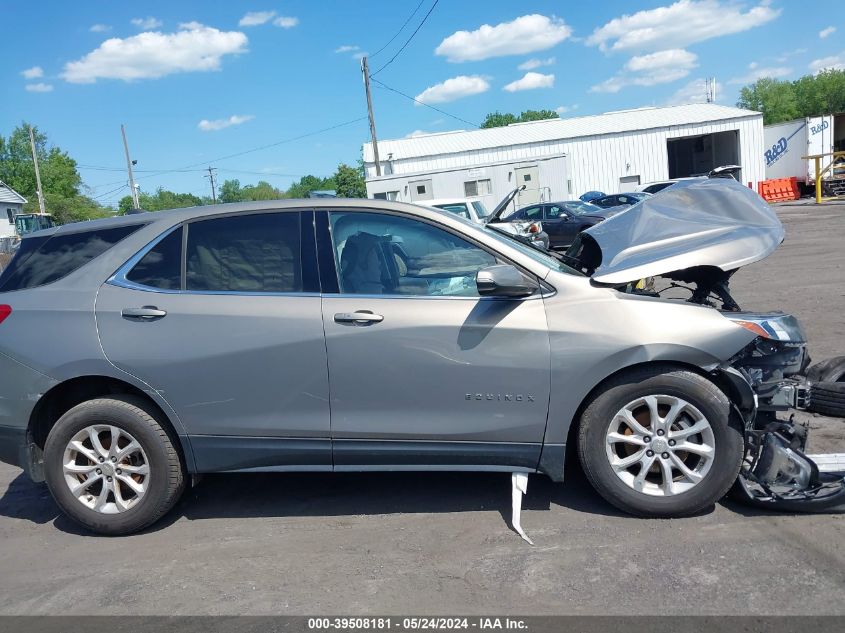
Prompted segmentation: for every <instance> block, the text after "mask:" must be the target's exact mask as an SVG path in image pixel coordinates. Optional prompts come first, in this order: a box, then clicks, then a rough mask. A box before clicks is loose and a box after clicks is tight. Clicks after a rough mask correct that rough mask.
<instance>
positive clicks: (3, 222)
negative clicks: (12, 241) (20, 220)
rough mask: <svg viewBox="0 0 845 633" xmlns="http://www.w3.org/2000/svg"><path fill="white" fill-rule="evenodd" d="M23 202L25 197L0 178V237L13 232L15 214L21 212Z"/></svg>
mask: <svg viewBox="0 0 845 633" xmlns="http://www.w3.org/2000/svg"><path fill="white" fill-rule="evenodd" d="M25 204H26V198H24V197H23V196H22V195H21V194H19V193H18V192H17V191H15V190H14V189H12V188H11V187H10V186H9V185H7V184H6V183H5V182H3V181H2V180H0V237H10V236H12V235H14V234H15V216H16V215H19V214H20V213H22V212H23V205H25Z"/></svg>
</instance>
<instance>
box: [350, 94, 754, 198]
mask: <svg viewBox="0 0 845 633" xmlns="http://www.w3.org/2000/svg"><path fill="white" fill-rule="evenodd" d="M378 146H379V158H380V162H381V167H382V175H381V176H380V177H379V176H376V169H375V162H374V158H373V148H372V144H371V143H366V144H364V166H365V169H366V179H367V195H368V196H369V197H371V198H387V199H390V200H404V201H422V200H428V199H432V198H452V197H476V196H477V197H480V198H481V199H482V200H484V202H485V204H486V205H487V207H488V208H492V207H493V206H495V204H496V203H497V202H498V201H499V200H501V199H502V198H503V197H504V196H505V195H506V194H507V193H508V192H509V191H511V190H513V188H514V187H516V186H517V185H522V184H525V185H526V189H525V191H523V192H522V193H521V194H520V197H519V199H518V200H517V204H518V205H520V206H522V205H525V204H532V203H534V202H536V201H538V200H568V199H573V198H577V197H578V196H580V195H581V194H582V193H584V192H586V191H590V190H599V191H603V192H605V193H616V192H619V191H630V190H632V189H634V188H636V187H637V186H638V185H640V184H644V183H647V182H653V181H656V180H665V179H667V178H680V177H683V176H690V175H693V174H700V173H706V172H708V171H709V170H710V169H712V168H714V167H718V166H720V165H727V164H736V165H739V166H740V167H742V172H741V180H742V182H744V183H746V184H748V183H750V185H751V186H752V187H754V188H755V189H756V187H757V182H758V181H760V180H764V179H765V177H766V176H765V161H764V159H763V115H762V114H760V113H759V112H753V111H751V110H741V109H738V108H732V107H728V106H721V105H716V104H712V103H699V104H690V105H679V106H670V107H663V108H640V109H636V110H623V111H619V112H608V113H606V114H600V115H596V116H584V117H577V118H572V119H551V120H548V121H534V122H531V123H516V124H513V125H508V126H507V127H499V128H492V129H485V130H472V131H464V130H459V131H455V132H445V133H441V134H427V135H423V136H415V137H411V138H404V139H396V140H387V141H379V144H378Z"/></svg>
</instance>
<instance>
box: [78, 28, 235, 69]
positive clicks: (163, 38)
mask: <svg viewBox="0 0 845 633" xmlns="http://www.w3.org/2000/svg"><path fill="white" fill-rule="evenodd" d="M189 26H191V27H193V28H189V29H182V30H180V31H177V32H176V33H158V32H148V33H139V34H138V35H134V36H132V37H127V38H123V39H121V38H118V37H113V38H111V39H108V40H106V41H105V42H103V43H102V44H100V46H98V47H97V48H95V49H94V50H93V51H91V52H90V53H88V54H87V55H85V56H84V57H82V58H80V59H78V60H76V61H73V62H68V63H67V64H65V67H64V71H63V72H62V74H61V77H62V79H64V80H65V81H68V82H70V83H78V84H83V83H94V82H95V81H97V80H98V79H120V80H123V81H133V80H136V79H157V78H159V77H164V76H165V75H171V74H174V73H184V72H207V71H211V70H219V69H220V62H221V59H222V58H223V56H224V55H235V54H238V53H243V52H245V51H246V45H247V43H248V40H247V37H246V35H244V34H243V33H240V32H238V31H219V30H217V29H215V28H212V27H209V26H203V25H201V24H197V23H190V24H189Z"/></svg>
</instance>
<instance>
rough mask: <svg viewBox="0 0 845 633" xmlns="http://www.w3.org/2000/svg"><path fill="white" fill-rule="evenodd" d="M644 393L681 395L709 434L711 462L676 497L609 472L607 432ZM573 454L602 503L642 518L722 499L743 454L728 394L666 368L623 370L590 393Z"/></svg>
mask: <svg viewBox="0 0 845 633" xmlns="http://www.w3.org/2000/svg"><path fill="white" fill-rule="evenodd" d="M647 395H666V396H673V397H677V398H682V399H684V400H686V401H687V402H689V403H690V404H692V405H693V406H694V407H696V408H697V409H698V410H699V411H700V412H701V413H702V414H703V415H704V416H705V417H706V418H707V420H708V422H709V423H710V427H711V429H712V431H713V437H714V446H715V449H714V456H713V463H712V465H711V467H710V470H709V471H708V472H707V474H705V475H704V478H703V479H702V480H701V481H700V482H698V483H697V484H696V485H695V486H693V487H692V488H691V489H689V490H687V491H684V492H681V493H679V494H675V495H669V496H652V495H648V494H645V493H643V492H639V491H637V490H634V489H633V488H632V487H630V486H629V485H628V484H626V483H625V482H623V481H622V480H621V479H620V478H619V477H618V476H617V475H616V473H615V472H614V470H613V468H612V467H611V465H610V461H609V460H608V456H607V454H606V451H605V445H606V437H607V432H608V430H609V428H610V425H611V423H612V422H613V418H614V416H615V415H616V414H617V412H619V411H620V410H622V408H623V407H625V405H627V404H628V403H630V402H632V401H634V400H636V399H637V398H639V397H642V396H647ZM579 424H580V426H579V434H578V453H579V456H580V459H581V465H582V466H583V469H584V472H585V474H586V475H587V478H588V479H589V481H590V483H591V484H592V485H593V487H594V488H595V489H596V491H597V492H598V493H599V494H600V495H601V496H602V497H604V499H605V500H606V501H608V502H609V503H611V504H612V505H614V506H616V507H617V508H619V509H620V510H624V511H625V512H628V513H630V514H634V515H637V516H643V517H663V518H666V517H681V516H689V515H691V514H695V513H696V512H700V511H701V510H703V509H704V508H707V507H708V506H710V505H712V504H713V503H715V502H716V501H717V500H719V499H720V498H722V497H723V496H724V495H725V493H726V492H727V491H728V489H729V488H730V487H731V486H732V485H733V483H734V481H735V480H736V477H737V475H738V474H739V469H740V465H741V462H742V457H743V453H744V439H743V431H742V429H741V427H740V425H738V424H736V423H734V421H733V419H732V416H731V408H730V402H729V401H728V398H727V396H726V395H725V394H724V393H723V392H722V391H721V390H720V389H719V388H718V387H716V385H714V384H713V383H712V382H710V381H709V380H707V379H706V378H703V377H702V376H700V375H698V374H696V373H693V372H690V371H683V370H678V369H677V368H675V367H671V366H664V367H660V366H652V367H645V368H641V369H635V370H632V371H629V372H626V373H624V374H622V375H620V376H618V377H616V378H614V379H612V380H610V381H609V382H608V383H607V385H606V386H605V387H604V388H603V389H602V391H601V392H600V393H599V394H598V395H596V396H595V398H594V399H593V400H592V401H591V402H590V404H589V405H588V406H587V408H586V409H585V410H584V412H583V414H582V415H581V419H580V423H579Z"/></svg>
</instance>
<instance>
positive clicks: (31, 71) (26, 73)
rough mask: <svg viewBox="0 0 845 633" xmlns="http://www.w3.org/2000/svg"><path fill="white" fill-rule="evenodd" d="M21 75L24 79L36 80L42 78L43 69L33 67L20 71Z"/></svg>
mask: <svg viewBox="0 0 845 633" xmlns="http://www.w3.org/2000/svg"><path fill="white" fill-rule="evenodd" d="M21 75H22V76H23V78H24V79H38V78H39V77H43V76H44V69H43V68H41V66H33V67H32V68H27V69H26V70H22V71H21Z"/></svg>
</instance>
